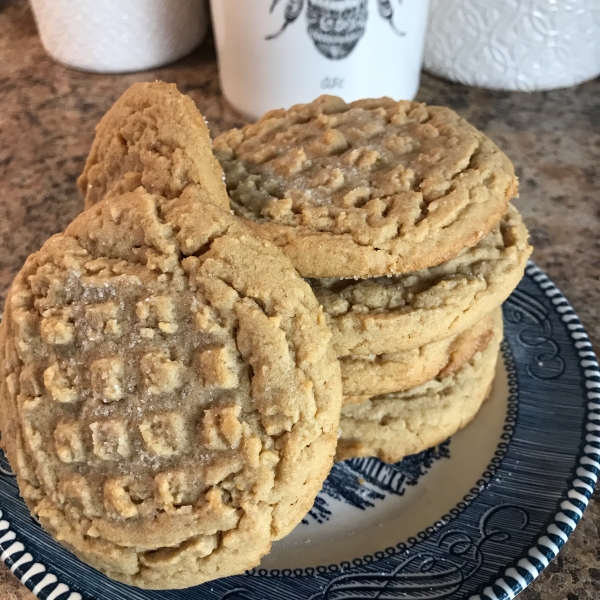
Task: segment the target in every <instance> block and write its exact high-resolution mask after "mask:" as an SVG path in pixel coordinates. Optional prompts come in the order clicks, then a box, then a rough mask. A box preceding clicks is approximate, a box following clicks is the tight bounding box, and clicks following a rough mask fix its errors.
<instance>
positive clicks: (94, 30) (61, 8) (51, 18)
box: [31, 0, 208, 73]
mask: <svg viewBox="0 0 600 600" xmlns="http://www.w3.org/2000/svg"><path fill="white" fill-rule="evenodd" d="M31 5H32V7H33V13H34V15H35V20H36V22H37V27H38V31H39V33H40V38H41V40H42V44H43V46H44V49H45V50H46V52H47V53H48V54H49V55H50V56H51V57H52V58H54V60H56V61H58V62H60V63H62V64H64V65H66V66H68V67H74V68H76V69H82V70H84V71H93V72H99V73H125V72H129V71H142V70H145V69H152V68H154V67H158V66H161V65H164V64H167V63H170V62H173V61H174V60H177V59H178V58H182V57H183V56H185V55H186V54H189V53H190V52H191V51H192V50H193V49H194V48H196V47H197V46H198V45H199V44H200V43H201V42H202V40H203V39H204V36H205V35H206V30H207V25H208V15H207V14H206V13H207V9H206V4H205V0H177V1H176V2H167V1H166V0H31Z"/></svg>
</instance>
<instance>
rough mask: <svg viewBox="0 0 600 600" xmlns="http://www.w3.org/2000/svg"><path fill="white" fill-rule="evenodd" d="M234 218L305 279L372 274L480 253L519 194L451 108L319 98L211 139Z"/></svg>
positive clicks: (501, 164) (493, 151) (488, 148)
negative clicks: (471, 250) (251, 226)
mask: <svg viewBox="0 0 600 600" xmlns="http://www.w3.org/2000/svg"><path fill="white" fill-rule="evenodd" d="M214 150H215V156H217V158H218V159H219V161H220V162H221V164H222V166H223V169H224V171H225V178H226V183H227V188H228V191H229V195H230V198H231V202H232V208H233V209H234V211H235V212H236V214H238V215H240V216H243V217H245V218H247V219H249V220H250V221H252V222H253V223H255V224H256V228H257V230H258V231H259V232H260V234H261V235H263V236H265V237H266V238H267V239H269V240H271V241H273V242H274V243H276V244H277V245H278V246H280V247H281V249H282V250H283V251H284V252H285V253H286V254H287V256H288V257H289V258H290V259H291V260H292V262H293V263H294V266H295V267H296V268H297V269H298V271H299V272H300V274H301V275H302V276H304V277H373V276H380V275H388V274H397V273H406V272H410V271H415V270H418V269H422V268H425V267H430V266H434V265H437V264H439V263H441V262H444V261H447V260H449V259H451V258H453V257H454V256H456V254H457V253H458V252H459V251H460V250H462V249H463V248H464V247H466V246H474V245H475V244H477V242H478V241H479V240H480V239H481V238H483V237H484V236H485V235H486V234H487V233H489V231H490V230H491V229H492V227H493V226H494V225H496V223H497V222H498V220H499V219H500V217H501V216H502V214H504V212H505V211H506V207H507V204H508V201H509V200H510V199H511V198H512V197H514V196H515V195H516V193H517V180H516V177H515V175H514V169H513V165H512V163H511V162H510V160H509V159H508V158H507V157H506V156H505V155H504V154H503V153H502V152H501V151H500V150H499V149H498V147H497V146H496V145H495V144H494V143H493V142H492V141H491V140H489V139H488V138H487V137H486V136H485V135H484V134H482V133H481V132H480V131H478V130H477V129H475V128H474V127H473V126H471V125H470V124H469V123H467V122H466V121H465V120H464V119H462V118H461V117H459V116H458V115H457V114H456V113H455V112H453V111H452V110H450V109H448V108H444V107H437V106H426V105H424V104H419V103H416V102H409V101H400V102H395V101H393V100H391V99H389V98H380V99H370V100H359V101H356V102H352V103H350V104H346V103H345V102H344V101H343V100H341V99H340V98H337V97H334V96H321V97H320V98H318V99H316V100H315V101H314V102H312V103H311V104H306V105H297V106H294V107H292V108H290V109H289V110H287V111H286V110H283V109H282V110H275V111H271V112H269V113H267V114H266V115H265V116H263V117H262V118H261V119H260V120H259V121H258V122H257V123H254V124H252V125H248V126H246V127H244V128H243V129H234V130H231V131H229V132H226V133H224V134H222V135H221V136H219V137H218V138H217V139H215V142H214Z"/></svg>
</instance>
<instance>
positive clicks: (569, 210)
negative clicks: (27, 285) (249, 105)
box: [0, 0, 600, 600]
mask: <svg viewBox="0 0 600 600" xmlns="http://www.w3.org/2000/svg"><path fill="white" fill-rule="evenodd" d="M154 79H162V80H164V81H169V82H174V83H176V84H177V85H178V87H179V89H180V90H181V91H183V92H185V93H187V94H189V95H190V96H191V97H192V98H193V99H194V100H195V102H196V104H197V105H198V108H199V109H200V110H201V111H202V113H203V114H204V115H205V116H206V118H207V119H208V121H209V125H210V129H211V131H212V133H213V135H216V134H219V133H221V132H222V131H224V130H226V129H228V128H230V127H235V126H240V125H243V124H245V120H244V119H243V117H241V116H240V115H239V114H237V113H236V112H235V111H234V110H233V109H231V108H230V107H229V106H228V105H227V103H226V102H225V100H224V99H223V96H222V95H221V91H220V88H219V80H218V72H217V65H216V58H215V51H214V46H213V44H212V41H211V40H210V39H209V40H207V41H206V42H205V43H204V44H203V46H202V47H201V48H200V49H199V50H198V51H196V52H195V53H194V54H192V55H191V56H189V57H188V58H186V59H184V60H182V61H179V62H177V63H175V64H173V65H170V66H168V67H165V68H161V69H156V70H153V71H148V72H145V73H136V74H130V75H93V74H87V73H81V72H77V71H73V70H69V69H66V68H64V67H62V66H60V65H58V64H56V63H54V62H53V61H52V60H50V59H49V58H48V57H47V56H46V55H45V53H44V51H43V49H42V46H41V44H40V41H39V39H38V37H37V34H36V30H35V24H34V21H33V18H32V16H31V13H30V11H29V8H28V5H27V4H26V3H25V2H19V1H9V2H7V1H6V0H0V107H1V108H0V306H2V305H3V304H4V298H5V295H6V290H7V288H8V286H9V284H10V282H11V280H12V278H13V277H14V275H15V274H16V272H17V271H18V269H19V268H20V267H21V265H22V264H23V262H24V260H25V258H26V257H27V255H28V254H30V253H31V252H33V251H35V250H37V249H38V248H40V246H41V245H42V244H43V242H44V241H45V240H46V239H47V238H48V237H49V236H50V235H52V234H53V233H56V232H58V231H61V230H62V229H64V228H65V227H66V226H67V225H68V223H69V222H70V221H71V220H72V219H73V217H75V215H77V213H78V212H79V211H80V210H81V208H82V198H81V196H80V194H79V191H78V190H77V187H76V180H77V177H78V176H79V174H80V173H81V170H82V168H83V164H84V161H85V157H86V155H87V152H88V150H89V148H90V145H91V143H92V139H93V136H94V125H95V124H96V123H97V122H98V120H99V119H100V117H101V116H102V115H103V114H104V113H105V111H106V110H108V108H109V107H110V106H111V105H112V103H113V102H114V101H115V100H116V99H117V98H118V97H119V96H120V95H121V94H122V93H123V92H124V91H125V90H126V89H127V88H128V87H129V86H130V85H131V84H132V83H134V82H135V81H151V80H154ZM418 100H422V101H425V102H429V103H433V104H446V105H448V106H450V107H451V108H453V109H455V110H456V111H458V112H459V113H460V114H461V115H463V116H464V117H466V118H467V119H468V120H469V121H471V122H472V123H473V124H474V125H475V126H477V127H479V128H480V129H482V130H483V131H484V132H485V133H487V134H488V135H489V136H490V137H491V138H492V139H493V140H495V141H496V142H497V143H498V144H499V145H500V146H501V147H502V149H503V150H504V151H505V152H506V153H507V154H508V155H509V156H510V158H511V159H512V160H513V161H514V163H515V164H516V165H517V172H518V174H519V177H520V181H521V194H520V199H519V200H518V201H517V206H518V207H519V209H520V210H521V211H522V213H523V215H524V218H525V221H526V223H527V225H528V227H529V230H530V232H531V239H532V242H533V244H534V246H535V252H534V255H533V258H534V260H535V261H536V262H537V264H538V265H539V266H540V267H541V268H542V269H544V270H545V271H546V272H547V273H548V274H549V275H550V276H551V277H552V279H553V280H554V281H555V282H556V283H557V284H558V286H559V287H560V288H561V289H562V290H563V291H564V292H565V293H566V295H567V296H568V298H569V300H570V301H571V303H572V304H573V305H574V307H575V310H576V311H577V313H578V314H579V316H580V317H581V320H582V321H583V323H584V325H585V326H586V328H587V331H588V333H589V334H590V337H591V339H592V342H593V343H594V345H595V347H596V348H597V349H600V80H595V81H591V82H589V83H585V84H583V85H580V86H578V87H575V88H571V89H567V90H557V91H552V92H541V93H533V94H524V93H508V92H493V91H486V90H479V89H473V88H468V87H464V86H461V85H458V84H453V83H448V82H445V81H442V80H440V79H436V78H433V77H430V76H428V75H424V76H423V80H422V86H421V89H420V92H419V95H418ZM599 530H600V495H599V494H598V492H596V495H595V496H594V499H593V500H592V501H591V502H590V505H589V508H588V509H587V511H586V513H585V516H584V518H583V520H582V522H581V523H580V525H579V527H578V528H577V530H576V532H575V534H574V535H573V537H572V538H571V540H570V541H569V542H568V543H567V544H566V546H565V548H564V549H563V550H562V551H561V552H560V554H559V556H558V558H557V559H556V560H555V561H554V562H553V563H552V564H551V565H550V567H549V568H548V569H547V570H546V571H545V572H544V573H543V574H542V575H541V576H540V577H539V579H538V580H537V581H536V582H535V583H534V584H533V585H532V586H531V587H530V588H529V589H527V590H525V592H524V593H523V594H522V595H521V596H520V598H523V600H595V599H597V598H599V597H600V538H599V536H598V534H599ZM0 598H1V599H2V600H16V599H18V600H25V599H32V598H33V596H32V595H31V594H30V592H28V591H27V590H26V589H25V588H24V587H22V586H21V585H20V584H19V583H18V582H17V581H16V579H15V578H14V577H13V576H12V574H11V573H10V572H9V571H8V570H7V569H6V567H4V565H1V564H0Z"/></svg>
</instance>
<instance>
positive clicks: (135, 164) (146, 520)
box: [0, 83, 530, 589]
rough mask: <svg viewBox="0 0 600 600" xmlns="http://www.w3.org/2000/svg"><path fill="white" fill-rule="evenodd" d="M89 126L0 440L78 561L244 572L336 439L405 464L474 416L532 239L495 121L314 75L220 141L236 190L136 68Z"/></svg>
mask: <svg viewBox="0 0 600 600" xmlns="http://www.w3.org/2000/svg"><path fill="white" fill-rule="evenodd" d="M96 131H97V135H96V140H95V142H94V145H93V147H92V150H91V153H90V156H89V158H88V161H87V163H86V167H85V171H84V173H83V175H82V177H81V179H80V186H81V188H82V190H83V192H84V193H85V196H86V209H87V210H85V211H84V212H83V213H82V214H81V215H79V216H78V217H77V218H76V219H75V220H74V221H73V223H71V225H69V227H68V228H67V229H66V230H65V232H64V233H61V234H57V235H56V236H54V237H52V238H51V239H50V240H48V241H47V242H46V244H44V246H43V247H42V249H41V250H40V251H39V252H37V253H35V254H33V255H32V256H30V257H29V258H28V259H27V262H26V263H25V265H24V267H23V269H22V270H21V272H20V273H19V274H18V275H17V277H16V279H15V281H14V283H13V285H12V287H11V290H10V292H9V294H8V299H7V303H6V309H5V313H4V318H3V320H2V323H1V324H0V373H1V377H0V430H1V432H2V440H1V441H2V447H3V449H4V450H5V452H6V453H7V456H8V458H9V460H10V463H11V465H12V467H13V469H14V471H15V473H16V475H17V481H18V483H19V487H20V490H21V494H22V496H23V498H24V499H25V501H26V502H27V504H28V506H29V508H30V509H31V511H32V513H33V514H34V515H35V516H36V518H38V519H39V521H40V523H41V524H42V525H43V526H44V528H45V529H46V530H47V531H49V532H50V534H51V535H53V536H54V538H55V539H57V540H58V541H60V542H61V543H62V544H63V545H65V546H66V547H67V548H69V549H70V550H72V551H73V552H74V553H75V554H76V555H77V556H79V557H80V558H81V559H82V560H84V561H85V562H87V563H88V564H90V565H92V566H94V567H95V568H97V569H99V570H100V571H102V572H103V573H105V574H107V575H108V576H110V577H113V578H115V579H118V580H120V581H123V582H125V583H128V584H130V585H136V586H140V587H147V588H159V589H160V588H179V587H188V586H191V585H196V584H198V583H202V582H204V581H208V580H210V579H214V578H217V577H224V576H227V575H231V574H234V573H241V572H243V571H244V570H246V569H248V568H250V567H253V566H255V565H257V564H258V563H259V561H260V558H261V557H262V556H263V555H264V554H266V553H267V552H269V550H270V548H271V542H272V540H275V539H280V538H281V537H283V536H285V535H287V534H288V533H289V532H290V531H291V530H292V529H293V528H294V526H295V525H297V524H298V523H299V522H300V520H301V519H302V518H303V517H304V515H305V514H306V512H307V511H308V510H309V509H310V507H311V506H312V504H313V501H314V499H315V496H316V494H317V493H318V491H319V489H320V488H321V485H322V483H323V480H324V479H325V478H326V477H327V474H328V472H329V469H330V468H331V465H332V464H333V459H334V455H335V453H336V446H337V458H338V459H339V460H342V459H345V458H349V457H358V456H379V457H381V458H382V459H384V460H387V461H397V460H400V459H401V458H402V457H403V456H405V455H407V454H412V453H414V452H417V451H419V450H422V449H424V448H427V447H429V446H432V445H435V444H436V443H438V442H440V441H442V440H443V439H444V438H445V437H447V436H449V435H451V434H452V433H454V432H455V431H457V430H458V429H459V428H460V427H462V426H463V425H465V424H466V423H467V422H468V421H469V420H470V419H471V418H473V416H474V415H475V413H476V412H477V410H478V409H479V406H480V405H481V403H482V402H483V400H484V399H485V397H486V395H487V393H488V391H489V388H490V385H491V382H492V379H493V375H494V369H495V363H496V357H497V354H498V346H499V343H500V339H501V337H502V319H501V313H500V311H499V306H500V304H501V303H502V301H503V300H504V299H505V298H506V297H507V296H508V295H509V293H510V291H511V290H512V289H513V288H514V287H515V286H516V284H517V283H518V281H519V279H520V277H521V275H522V273H523V269H524V266H525V262H526V260H527V257H528V255H529V253H530V248H529V246H528V244H527V232H526V230H525V228H524V226H523V224H522V222H521V219H520V217H519V214H518V213H517V211H516V210H515V209H514V208H512V207H511V206H510V205H509V200H510V199H511V198H512V197H513V196H514V195H515V194H516V189H517V187H516V178H515V176H514V173H513V168H512V165H511V163H510V161H509V160H508V159H507V158H506V156H504V154H502V152H500V151H499V150H498V148H497V147H496V146H495V145H494V144H493V143H492V142H491V141H490V140H488V139H487V138H486V137H485V136H484V135H483V134H481V133H480V132H478V131H477V130H476V129H474V128H473V127H471V126H470V125H469V124H467V123H466V122H465V121H464V120H462V119H461V118H459V117H458V116H457V115H456V114H455V113H453V112H452V111H450V110H447V109H444V108H435V107H433V108H432V107H426V106H424V105H421V104H415V103H412V102H394V101H392V100H389V99H380V100H364V101H361V102H355V103H353V104H350V105H347V104H345V103H344V102H343V101H342V100H340V99H339V98H333V97H322V98H319V99H318V100H316V101H315V102H313V103H312V104H309V105H302V106H296V107H293V108H292V109H290V110H289V111H283V110H282V111H275V112H272V113H269V114H267V115H266V116H265V117H263V118H262V119H261V120H260V121H259V122H258V123H256V124H254V125H250V126H248V127H246V128H244V129H242V130H233V131H230V132H228V133H226V134H224V135H223V136H221V137H220V138H218V139H217V140H216V141H215V143H214V149H215V155H216V156H217V158H218V159H219V160H220V162H221V164H222V166H223V168H224V170H225V176H226V183H227V187H228V190H229V196H228V194H227V191H226V189H225V186H224V184H223V181H222V176H223V173H222V170H221V167H220V166H219V163H218V162H217V160H216V159H215V156H214V155H213V154H212V152H211V148H210V138H209V135H208V130H207V128H206V125H205V123H204V120H203V119H202V117H201V115H200V114H199V113H198V112H197V110H196V108H195V106H194V104H193V102H192V101H191V100H190V99H189V98H187V97H185V96H182V95H181V94H179V92H177V90H176V89H175V86H171V85H167V84H163V83H154V84H136V85H135V86H133V87H132V88H131V89H130V90H129V91H128V92H126V93H125V94H124V96H123V97H122V98H121V99H120V100H119V101H118V102H117V103H116V104H115V106H114V107H113V108H112V109H111V110H110V111H109V113H107V115H106V116H105V117H104V118H103V119H102V121H101V122H100V124H99V125H98V127H97V129H96ZM230 199H231V203H232V206H233V209H234V211H235V212H236V213H237V216H234V215H232V214H231V211H230ZM239 217H242V218H239ZM271 242H273V243H271ZM277 246H279V248H277ZM285 255H287V257H286V256H285ZM298 272H299V273H300V275H302V276H303V277H305V278H306V279H307V280H308V281H306V280H303V279H302V278H301V277H300V275H299V273H298ZM340 365H341V366H340ZM343 399H344V403H345V405H344V406H343V408H342V400H343ZM340 411H341V418H340ZM340 426H341V437H340V439H339V440H338V435H337V434H338V431H339V427H340Z"/></svg>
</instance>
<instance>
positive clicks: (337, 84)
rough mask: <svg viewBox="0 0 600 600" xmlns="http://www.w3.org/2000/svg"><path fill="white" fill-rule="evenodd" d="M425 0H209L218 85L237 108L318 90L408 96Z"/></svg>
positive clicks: (351, 95) (279, 103)
mask: <svg viewBox="0 0 600 600" xmlns="http://www.w3.org/2000/svg"><path fill="white" fill-rule="evenodd" d="M427 4H428V2H427V0H211V7H212V18H213V26H214V31H215V37H216V43H217V52H218V57H219V71H220V77H221V87H222V89H223V93H224V94H225V97H226V98H227V100H228V101H229V102H230V103H231V104H232V105H233V106H234V107H235V108H236V109H237V110H239V111H240V112H242V113H243V114H245V115H247V116H249V117H251V118H258V117H260V116H261V115H262V114H263V113H265V112H266V111H268V110H270V109H273V108H280V107H285V108H288V107H290V106H292V105H293V104H297V103H300V102H310V101H311V100H313V99H314V98H316V97H317V96H320V95H321V94H326V93H329V94H335V95H337V96H341V97H342V98H344V100H346V101H352V100H357V99H359V98H365V97H379V96H391V97H392V98H396V99H400V98H407V99H412V98H413V97H414V96H415V94H416V93H417V89H418V87H419V77H420V71H421V63H422V54H423V43H424V37H425V27H426V23H427Z"/></svg>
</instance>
